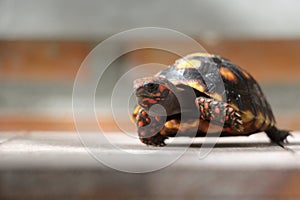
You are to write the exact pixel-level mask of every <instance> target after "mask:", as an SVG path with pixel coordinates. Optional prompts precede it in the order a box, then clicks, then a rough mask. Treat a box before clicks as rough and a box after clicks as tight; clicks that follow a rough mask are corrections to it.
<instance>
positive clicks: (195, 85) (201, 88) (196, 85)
mask: <svg viewBox="0 0 300 200" xmlns="http://www.w3.org/2000/svg"><path fill="white" fill-rule="evenodd" d="M187 85H189V86H190V87H192V88H195V89H196V90H199V91H200V92H204V90H205V89H204V86H203V85H201V84H200V83H199V82H198V81H188V82H187Z"/></svg>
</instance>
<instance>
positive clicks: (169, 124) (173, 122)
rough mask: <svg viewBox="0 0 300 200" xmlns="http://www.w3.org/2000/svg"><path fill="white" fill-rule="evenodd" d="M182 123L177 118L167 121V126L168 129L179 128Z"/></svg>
mask: <svg viewBox="0 0 300 200" xmlns="http://www.w3.org/2000/svg"><path fill="white" fill-rule="evenodd" d="M179 125H180V123H179V122H178V121H177V120H174V119H173V120H170V121H167V122H166V123H165V127H166V128H167V129H177V130H178V129H179Z"/></svg>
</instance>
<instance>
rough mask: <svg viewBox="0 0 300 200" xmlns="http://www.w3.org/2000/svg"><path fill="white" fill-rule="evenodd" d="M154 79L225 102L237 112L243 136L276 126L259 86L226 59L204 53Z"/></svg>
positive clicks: (245, 72)
mask: <svg viewBox="0 0 300 200" xmlns="http://www.w3.org/2000/svg"><path fill="white" fill-rule="evenodd" d="M155 76H156V77H162V78H166V79H167V80H169V81H170V82H172V83H173V84H174V85H175V86H178V85H187V86H190V87H192V88H194V89H195V90H197V91H199V92H201V93H204V94H206V95H207V96H209V97H211V98H213V99H216V100H218V101H223V102H227V103H228V104H230V105H231V106H232V107H234V108H235V109H237V110H239V111H240V113H241V115H242V120H243V126H244V129H245V133H250V132H254V131H257V130H261V131H263V130H266V129H268V128H270V127H272V126H273V125H274V124H275V118H274V115H273V112H272V110H271V107H270V104H269V103H268V102H267V100H266V98H265V95H264V94H263V92H262V90H261V88H260V86H259V84H258V83H257V82H256V80H255V79H254V78H253V77H252V76H251V75H250V74H249V73H248V72H247V71H246V70H245V69H243V68H241V67H239V66H237V65H235V64H233V63H232V62H231V61H230V60H228V59H225V58H223V57H220V56H217V55H212V54H206V53H195V54H190V55H187V56H185V57H183V58H181V59H178V60H177V61H175V64H173V65H171V66H169V67H168V68H166V69H164V70H162V71H160V72H159V73H158V74H156V75H155Z"/></svg>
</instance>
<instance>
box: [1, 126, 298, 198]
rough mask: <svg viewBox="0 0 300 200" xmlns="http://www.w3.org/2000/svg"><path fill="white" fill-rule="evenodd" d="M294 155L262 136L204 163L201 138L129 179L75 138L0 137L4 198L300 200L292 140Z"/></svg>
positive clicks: (104, 150) (240, 141)
mask: <svg viewBox="0 0 300 200" xmlns="http://www.w3.org/2000/svg"><path fill="white" fill-rule="evenodd" d="M97 135H98V134H96V133H87V134H85V136H86V137H87V138H90V139H91V141H92V140H95V143H94V144H95V145H94V146H91V148H94V150H96V151H95V152H99V153H101V154H105V155H108V156H109V157H110V158H112V159H118V161H120V166H122V165H124V166H125V165H132V166H134V167H141V168H142V167H145V164H146V162H145V161H143V160H136V161H135V162H131V163H128V161H127V162H126V159H121V158H122V157H123V158H124V156H125V157H126V155H127V153H126V151H119V150H118V149H110V148H109V147H108V146H107V145H105V144H104V143H103V145H99V146H97V145H96V144H98V141H96V140H97V138H98V136H97ZM294 135H295V137H294V138H291V139H290V144H289V145H288V147H289V148H291V149H293V150H294V151H295V153H291V152H289V151H286V150H283V149H282V148H280V147H277V146H274V145H270V144H269V143H268V139H267V138H266V136H265V135H264V134H263V133H262V134H257V135H253V136H251V137H234V138H233V137H232V138H220V140H219V141H218V143H217V144H216V146H215V148H214V150H213V151H212V152H211V153H210V154H209V155H208V156H207V157H205V158H204V159H199V148H200V146H201V144H202V143H203V138H197V139H196V140H194V142H193V144H192V145H191V147H190V148H188V149H187V151H186V152H185V153H184V154H183V156H181V157H180V158H179V159H178V160H176V161H175V162H173V163H171V165H170V166H168V167H165V168H164V169H161V170H158V171H155V172H151V173H146V174H130V173H123V172H119V171H116V170H114V169H111V168H109V167H107V166H104V165H103V164H101V163H99V162H98V161H96V160H95V159H94V158H92V157H91V155H89V153H87V151H86V149H85V148H84V147H83V146H82V144H81V141H80V140H79V138H78V136H77V135H76V134H75V133H59V132H55V133H51V132H32V133H2V134H1V135H0V155H1V156H0V188H1V192H0V197H1V198H3V199H15V198H22V199H37V198H45V197H47V198H72V199H84V198H103V199H108V198H115V199H117V198H118V199H119V198H122V199H129V198H133V199H148V198H158V199H170V198H175V199H186V198H188V199H200V198H204V199H254V198H255V199H274V198H284V199H287V198H294V199H297V198H300V190H299V189H300V170H299V169H300V159H299V152H300V134H299V133H294ZM107 138H109V140H110V141H114V143H115V144H116V145H118V146H119V147H122V149H123V150H127V152H128V151H129V150H131V151H132V152H135V153H138V152H140V153H141V152H153V149H154V148H151V147H147V146H144V145H142V144H140V143H139V141H137V140H136V139H135V138H133V137H128V136H126V135H124V134H121V133H112V134H109V135H107ZM185 142H186V140H185V139H184V138H181V139H180V140H178V141H173V143H171V142H169V145H168V146H167V147H166V148H164V149H161V150H160V151H157V153H155V154H153V156H155V158H157V161H159V160H160V159H165V158H167V156H171V155H172V154H176V153H178V152H180V151H181V150H182V148H184V146H185V145H184V144H185Z"/></svg>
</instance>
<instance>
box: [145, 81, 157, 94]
mask: <svg viewBox="0 0 300 200" xmlns="http://www.w3.org/2000/svg"><path fill="white" fill-rule="evenodd" d="M157 89H158V84H155V83H148V84H147V85H145V90H147V91H148V92H150V93H153V92H156V91H157Z"/></svg>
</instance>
